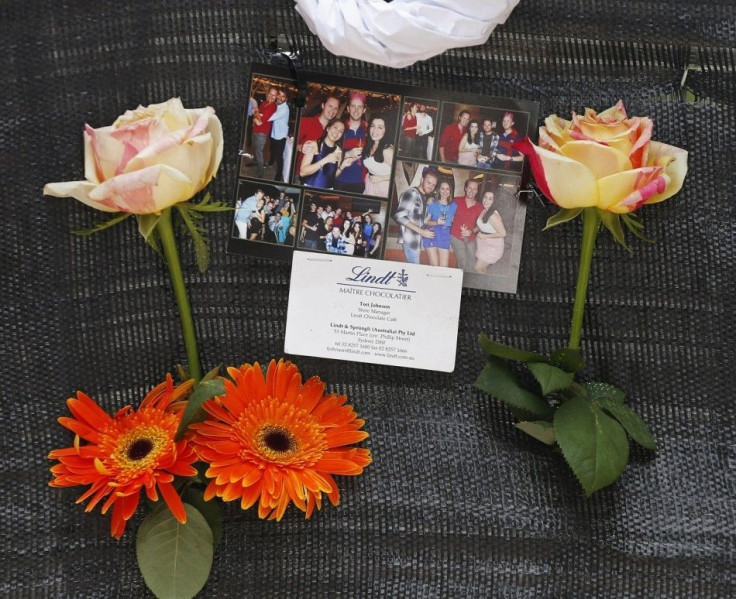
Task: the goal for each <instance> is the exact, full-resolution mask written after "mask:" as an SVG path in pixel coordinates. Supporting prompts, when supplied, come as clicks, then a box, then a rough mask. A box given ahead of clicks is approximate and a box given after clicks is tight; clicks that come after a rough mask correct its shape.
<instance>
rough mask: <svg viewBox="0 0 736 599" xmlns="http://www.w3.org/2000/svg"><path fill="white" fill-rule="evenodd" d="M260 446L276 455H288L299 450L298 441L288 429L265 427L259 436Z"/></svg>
mask: <svg viewBox="0 0 736 599" xmlns="http://www.w3.org/2000/svg"><path fill="white" fill-rule="evenodd" d="M258 444H259V445H261V446H262V447H263V448H264V449H267V450H270V451H272V452H275V453H281V454H282V453H288V452H292V451H294V450H295V449H296V448H297V443H296V439H295V438H294V435H292V434H291V432H289V430H288V429H286V428H283V427H277V426H265V427H263V428H262V429H261V431H260V434H259V435H258Z"/></svg>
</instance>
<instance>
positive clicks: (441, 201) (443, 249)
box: [424, 181, 457, 266]
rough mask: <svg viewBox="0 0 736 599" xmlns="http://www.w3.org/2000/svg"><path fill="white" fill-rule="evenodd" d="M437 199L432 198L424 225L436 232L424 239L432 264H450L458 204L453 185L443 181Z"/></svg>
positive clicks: (438, 189) (438, 188)
mask: <svg viewBox="0 0 736 599" xmlns="http://www.w3.org/2000/svg"><path fill="white" fill-rule="evenodd" d="M436 192H437V199H435V200H430V201H429V202H428V206H427V214H426V217H425V221H424V226H425V227H427V228H428V229H431V230H432V231H433V232H434V237H432V238H428V239H425V240H424V249H425V250H426V251H427V259H428V260H429V263H430V264H431V265H432V266H449V265H450V252H451V249H450V228H451V227H452V221H453V220H454V218H455V212H456V211H457V204H455V202H454V198H453V197H452V193H453V190H452V185H451V184H450V182H449V181H442V183H440V184H439V186H438V187H437V189H436Z"/></svg>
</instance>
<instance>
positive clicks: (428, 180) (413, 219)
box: [392, 166, 439, 264]
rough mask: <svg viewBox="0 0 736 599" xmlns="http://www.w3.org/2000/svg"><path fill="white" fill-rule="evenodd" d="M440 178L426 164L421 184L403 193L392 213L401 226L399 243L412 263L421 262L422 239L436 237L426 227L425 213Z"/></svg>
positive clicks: (407, 259) (408, 260)
mask: <svg viewBox="0 0 736 599" xmlns="http://www.w3.org/2000/svg"><path fill="white" fill-rule="evenodd" d="M438 179H439V175H438V174H437V171H436V170H435V169H434V168H433V167H431V166H425V167H424V169H423V170H422V178H421V179H420V181H419V184H418V185H417V186H415V187H409V188H408V189H406V190H405V191H404V192H402V193H401V195H400V196H399V200H398V206H397V209H396V211H395V212H394V213H393V215H392V217H393V219H394V220H395V221H396V222H397V223H398V224H399V225H400V227H401V235H400V239H399V243H400V244H401V246H402V248H403V250H404V256H405V258H406V261H407V262H411V263H412V264H419V257H420V253H421V250H422V239H432V238H433V237H434V231H433V230H431V229H425V228H424V213H425V207H426V205H427V198H428V196H430V194H431V193H432V192H433V191H434V188H435V187H436V186H437V181H438Z"/></svg>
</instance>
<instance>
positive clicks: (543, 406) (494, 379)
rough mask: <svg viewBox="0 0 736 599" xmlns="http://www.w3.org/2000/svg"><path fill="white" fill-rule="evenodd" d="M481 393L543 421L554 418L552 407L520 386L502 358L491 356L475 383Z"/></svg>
mask: <svg viewBox="0 0 736 599" xmlns="http://www.w3.org/2000/svg"><path fill="white" fill-rule="evenodd" d="M475 386H476V387H477V388H478V389H480V390H481V391H483V392H485V393H488V394H489V395H493V396H494V397H496V398H498V399H500V400H501V401H502V402H504V403H506V404H508V405H509V406H511V407H513V408H518V409H521V410H524V411H525V412H528V413H529V414H531V415H532V416H535V417H537V418H540V419H542V420H549V419H550V418H551V417H552V413H553V410H552V407H551V406H550V405H549V404H548V403H547V402H546V401H544V399H542V398H541V397H539V396H538V395H536V394H535V393H532V392H531V391H527V390H526V389H523V388H522V387H520V386H519V384H518V383H517V382H516V379H515V378H514V375H513V373H512V372H511V370H510V369H509V368H508V366H506V363H505V362H504V361H503V360H501V359H500V358H496V357H493V356H491V357H490V358H488V363H487V364H486V366H485V368H483V370H482V371H481V373H480V375H479V376H478V380H477V381H475Z"/></svg>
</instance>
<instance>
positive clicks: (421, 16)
mask: <svg viewBox="0 0 736 599" xmlns="http://www.w3.org/2000/svg"><path fill="white" fill-rule="evenodd" d="M518 3H519V0H393V2H384V0H296V9H297V11H298V12H299V14H300V15H301V16H302V17H303V18H304V20H305V21H306V22H307V25H309V28H310V29H311V30H312V33H314V34H315V35H317V36H319V39H320V40H322V43H323V44H324V45H325V47H326V48H327V49H328V50H329V51H330V52H332V53H333V54H337V55H338V56H348V57H350V58H357V59H359V60H365V61H367V62H373V63H376V64H380V65H384V66H389V67H396V68H401V67H406V66H408V65H410V64H413V63H415V62H416V61H418V60H424V59H426V58H429V57H431V56H435V55H436V54H440V53H442V52H444V51H445V50H447V49H448V48H460V47H463V46H474V45H477V44H483V43H485V41H486V40H487V39H488V36H489V35H490V34H491V32H492V31H493V29H494V28H495V27H496V25H499V24H501V23H503V22H505V21H506V19H507V17H508V16H509V15H510V14H511V11H512V10H513V9H514V7H515V6H516V5H517V4H518Z"/></svg>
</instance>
